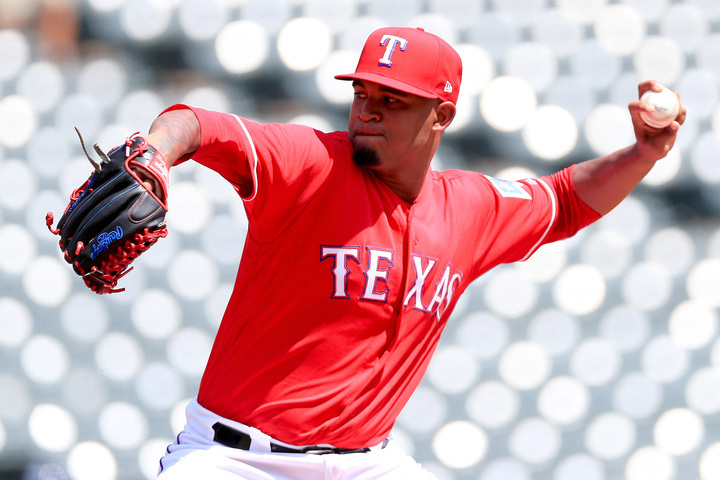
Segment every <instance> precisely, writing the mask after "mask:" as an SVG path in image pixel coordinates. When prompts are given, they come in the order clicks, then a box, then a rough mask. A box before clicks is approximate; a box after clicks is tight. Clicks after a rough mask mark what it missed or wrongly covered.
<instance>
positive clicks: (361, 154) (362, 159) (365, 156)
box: [353, 147, 380, 167]
mask: <svg viewBox="0 0 720 480" xmlns="http://www.w3.org/2000/svg"><path fill="white" fill-rule="evenodd" d="M353 161H354V162H355V165H358V166H360V167H374V166H376V165H380V158H379V157H378V154H377V152H376V151H375V150H373V149H372V148H368V147H359V148H356V149H355V150H354V151H353Z"/></svg>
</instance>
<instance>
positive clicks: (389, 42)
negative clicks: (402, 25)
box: [378, 35, 408, 67]
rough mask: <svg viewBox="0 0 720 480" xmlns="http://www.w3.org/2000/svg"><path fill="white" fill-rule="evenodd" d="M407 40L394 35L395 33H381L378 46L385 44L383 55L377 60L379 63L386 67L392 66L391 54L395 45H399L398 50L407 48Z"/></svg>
mask: <svg viewBox="0 0 720 480" xmlns="http://www.w3.org/2000/svg"><path fill="white" fill-rule="evenodd" d="M407 44H408V41H407V40H405V39H404V38H400V37H396V36H395V35H383V37H382V40H380V46H381V47H382V46H385V55H384V56H383V57H382V58H381V59H380V60H378V63H379V64H380V65H384V66H386V67H392V55H393V53H394V52H395V47H397V46H398V45H400V50H405V48H407Z"/></svg>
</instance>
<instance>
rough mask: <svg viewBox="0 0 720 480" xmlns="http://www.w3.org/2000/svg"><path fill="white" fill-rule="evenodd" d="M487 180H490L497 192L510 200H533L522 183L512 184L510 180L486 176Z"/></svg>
mask: <svg viewBox="0 0 720 480" xmlns="http://www.w3.org/2000/svg"><path fill="white" fill-rule="evenodd" d="M485 178H487V179H488V180H490V183H492V185H493V187H495V190H497V191H498V193H500V195H502V196H503V197H506V198H508V197H510V198H523V199H525V200H532V197H531V196H530V194H529V193H528V192H527V191H526V190H525V189H524V188H523V187H522V184H521V183H520V182H511V181H510V180H501V179H499V178H494V177H490V176H487V175H485Z"/></svg>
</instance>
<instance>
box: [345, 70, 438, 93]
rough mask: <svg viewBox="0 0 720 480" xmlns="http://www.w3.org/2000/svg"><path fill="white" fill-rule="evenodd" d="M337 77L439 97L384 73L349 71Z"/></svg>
mask: <svg viewBox="0 0 720 480" xmlns="http://www.w3.org/2000/svg"><path fill="white" fill-rule="evenodd" d="M335 78H336V79H337V80H364V81H366V82H374V83H377V84H380V85H383V86H385V87H390V88H394V89H395V90H400V91H401V92H405V93H410V94H412V95H417V96H418V97H423V98H439V97H438V96H437V95H436V94H435V93H432V92H427V91H425V90H421V89H419V88H417V87H414V86H412V85H410V84H408V83H405V82H400V81H398V80H395V79H394V78H389V77H386V76H384V75H378V74H377V73H368V72H360V73H349V74H347V75H335Z"/></svg>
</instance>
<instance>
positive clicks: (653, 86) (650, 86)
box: [638, 78, 662, 98]
mask: <svg viewBox="0 0 720 480" xmlns="http://www.w3.org/2000/svg"><path fill="white" fill-rule="evenodd" d="M648 90H654V91H656V92H660V91H662V85H661V84H660V82H658V81H657V80H655V79H654V78H651V79H649V80H645V81H644V82H640V83H639V84H638V98H640V97H641V96H642V94H643V93H645V92H647V91H648Z"/></svg>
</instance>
